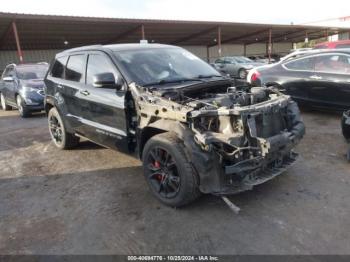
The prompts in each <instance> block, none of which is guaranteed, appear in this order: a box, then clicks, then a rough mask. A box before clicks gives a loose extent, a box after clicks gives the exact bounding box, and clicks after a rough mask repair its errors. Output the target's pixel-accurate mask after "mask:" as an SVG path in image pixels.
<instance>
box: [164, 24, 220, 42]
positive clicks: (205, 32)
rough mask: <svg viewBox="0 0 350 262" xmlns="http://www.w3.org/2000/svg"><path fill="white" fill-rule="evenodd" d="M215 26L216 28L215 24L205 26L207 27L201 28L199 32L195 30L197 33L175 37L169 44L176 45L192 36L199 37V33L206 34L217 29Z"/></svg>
mask: <svg viewBox="0 0 350 262" xmlns="http://www.w3.org/2000/svg"><path fill="white" fill-rule="evenodd" d="M217 28H218V27H217V26H215V27H211V28H207V29H205V30H202V31H199V32H197V33H194V34H190V35H188V36H185V37H183V38H180V39H177V40H175V41H173V42H171V44H172V45H176V44H178V43H182V42H186V41H188V40H191V39H192V38H196V37H199V36H201V35H205V34H208V33H210V32H212V31H214V30H217Z"/></svg>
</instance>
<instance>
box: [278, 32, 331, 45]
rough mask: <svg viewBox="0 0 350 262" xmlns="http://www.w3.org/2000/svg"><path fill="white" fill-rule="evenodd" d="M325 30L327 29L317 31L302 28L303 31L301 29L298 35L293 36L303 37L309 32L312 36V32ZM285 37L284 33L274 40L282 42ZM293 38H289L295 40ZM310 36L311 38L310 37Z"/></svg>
mask: <svg viewBox="0 0 350 262" xmlns="http://www.w3.org/2000/svg"><path fill="white" fill-rule="evenodd" d="M324 30H325V29H322V30H317V31H308V30H306V29H304V30H301V31H299V32H296V34H297V35H295V36H293V38H294V39H295V38H299V37H302V36H304V35H305V34H306V33H307V35H308V36H310V35H312V34H316V33H320V32H324ZM284 37H285V35H282V36H281V35H280V36H278V37H276V38H274V42H281V41H282V40H284ZM293 38H291V39H289V40H293ZM309 38H310V37H309Z"/></svg>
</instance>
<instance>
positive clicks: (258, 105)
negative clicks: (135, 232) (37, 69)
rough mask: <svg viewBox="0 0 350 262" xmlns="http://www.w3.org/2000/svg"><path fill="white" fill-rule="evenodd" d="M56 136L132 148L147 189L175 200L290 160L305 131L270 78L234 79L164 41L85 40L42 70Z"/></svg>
mask: <svg viewBox="0 0 350 262" xmlns="http://www.w3.org/2000/svg"><path fill="white" fill-rule="evenodd" d="M45 84H46V92H45V93H46V97H45V109H46V112H47V114H48V121H49V130H50V134H51V137H52V139H53V141H54V143H55V145H56V146H57V147H59V148H61V149H68V148H72V147H74V146H76V145H77V144H78V142H79V138H81V137H82V138H87V139H89V140H91V141H93V142H95V143H97V144H100V145H103V146H106V147H110V148H118V149H119V150H126V151H128V152H134V153H135V154H137V155H138V156H139V157H140V158H141V159H142V161H143V170H144V175H145V178H146V180H147V182H148V184H149V186H150V188H151V191H152V192H153V194H154V195H155V196H156V197H157V198H158V199H159V200H160V201H162V202H163V203H165V204H167V205H170V206H183V205H185V204H188V203H190V202H192V201H193V200H195V199H196V198H197V197H198V196H199V195H200V193H211V194H215V195H221V196H222V195H226V194H233V193H238V192H241V191H244V190H249V189H252V187H253V186H255V185H258V184H261V183H263V182H265V181H267V180H269V179H271V178H273V177H275V176H277V175H279V174H281V173H282V172H283V171H284V170H285V169H286V167H288V166H289V165H290V164H292V163H293V162H294V161H295V159H296V157H297V154H296V153H294V152H293V151H292V148H293V147H294V146H295V145H296V144H297V143H298V142H299V140H300V139H301V138H302V136H303V135H304V132H305V128H304V124H303V122H302V121H301V118H300V115H299V110H298V107H297V105H296V103H295V102H293V101H292V100H291V99H290V97H289V96H287V95H284V94H282V93H280V92H279V91H278V89H274V88H273V87H270V88H264V87H253V88H236V87H234V86H233V83H232V80H231V79H228V78H226V77H223V76H221V75H220V74H219V73H218V72H217V71H216V70H215V69H214V68H212V67H211V66H210V65H209V64H207V63H206V62H204V61H202V60H201V59H199V58H198V57H196V56H194V55H193V54H191V53H189V52H188V51H186V50H184V49H182V48H179V47H175V46H168V45H158V44H120V45H107V46H89V47H82V48H75V49H70V50H67V51H64V52H62V53H59V54H57V55H56V58H55V60H54V62H53V63H52V64H51V66H50V69H49V73H48V74H47V76H46V79H45Z"/></svg>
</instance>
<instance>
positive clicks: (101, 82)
mask: <svg viewBox="0 0 350 262" xmlns="http://www.w3.org/2000/svg"><path fill="white" fill-rule="evenodd" d="M123 84H124V81H123V79H122V78H121V77H118V78H117V80H116V79H115V77H114V74H113V73H101V74H97V75H94V77H93V86H94V87H97V88H113V89H117V90H120V89H121V88H122V87H123Z"/></svg>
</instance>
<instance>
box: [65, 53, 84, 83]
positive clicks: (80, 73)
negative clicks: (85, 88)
mask: <svg viewBox="0 0 350 262" xmlns="http://www.w3.org/2000/svg"><path fill="white" fill-rule="evenodd" d="M85 65H86V56H85V55H72V56H70V57H69V60H68V63H67V69H66V79H67V80H70V81H74V82H81V83H83V82H85V81H84V71H85Z"/></svg>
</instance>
